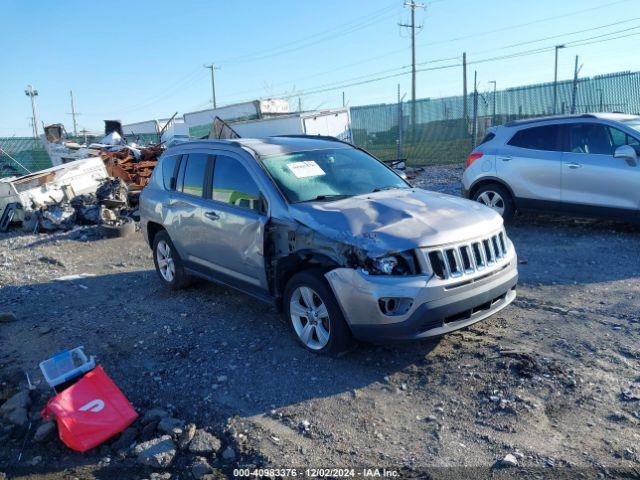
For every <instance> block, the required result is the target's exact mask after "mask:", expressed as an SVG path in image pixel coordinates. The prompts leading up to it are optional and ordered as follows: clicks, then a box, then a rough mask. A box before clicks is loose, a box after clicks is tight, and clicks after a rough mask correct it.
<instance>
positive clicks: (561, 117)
mask: <svg viewBox="0 0 640 480" xmlns="http://www.w3.org/2000/svg"><path fill="white" fill-rule="evenodd" d="M572 118H598V117H597V116H596V115H594V114H592V113H582V114H578V115H553V116H548V117H536V118H525V119H522V120H513V121H511V122H508V123H505V124H504V126H505V127H515V126H518V125H527V124H530V123H539V122H549V121H552V120H571V119H572Z"/></svg>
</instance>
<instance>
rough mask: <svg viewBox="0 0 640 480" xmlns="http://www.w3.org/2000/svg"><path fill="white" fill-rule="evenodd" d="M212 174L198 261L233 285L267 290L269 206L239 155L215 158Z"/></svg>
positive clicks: (208, 184) (203, 213)
mask: <svg viewBox="0 0 640 480" xmlns="http://www.w3.org/2000/svg"><path fill="white" fill-rule="evenodd" d="M215 153H216V155H215V160H214V162H213V168H212V169H211V171H210V172H209V174H208V178H207V187H206V189H205V192H206V193H205V196H206V197H207V198H206V200H205V201H204V205H205V207H204V208H203V210H202V222H201V225H202V235H199V236H198V237H197V240H196V241H197V242H198V243H199V244H200V245H199V247H198V249H197V251H198V252H199V253H198V258H197V259H195V260H196V261H197V262H198V263H200V264H201V265H202V266H205V267H207V268H208V269H210V270H213V271H214V272H216V273H218V274H219V276H220V277H223V278H222V279H223V280H227V281H229V282H230V283H237V282H241V283H242V284H244V285H243V286H252V287H255V288H258V289H260V290H267V289H268V285H267V279H266V271H265V265H264V227H265V224H266V221H267V214H266V203H265V202H266V201H265V199H264V196H263V195H262V193H261V191H260V188H259V187H258V184H257V182H256V181H255V179H254V178H253V176H252V174H251V173H250V171H249V170H248V169H247V167H246V166H245V165H244V163H243V161H242V159H241V158H240V156H238V155H237V154H235V153H233V152H227V151H217V152H215Z"/></svg>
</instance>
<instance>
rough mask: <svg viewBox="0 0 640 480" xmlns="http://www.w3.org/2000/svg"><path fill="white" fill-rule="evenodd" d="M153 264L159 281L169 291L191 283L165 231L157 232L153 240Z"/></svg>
mask: <svg viewBox="0 0 640 480" xmlns="http://www.w3.org/2000/svg"><path fill="white" fill-rule="evenodd" d="M153 263H154V264H155V266H156V272H157V273H158V276H159V277H160V280H161V281H162V283H163V284H165V285H166V286H167V287H168V288H170V289H171V290H178V289H180V288H184V287H186V286H188V285H189V283H191V278H190V277H189V275H188V274H187V272H186V271H185V269H184V267H183V265H182V260H181V259H180V256H179V255H178V252H177V251H176V248H175V247H174V246H173V242H172V241H171V238H170V237H169V234H168V233H167V232H166V231H165V230H163V231H160V232H158V233H157V234H156V235H155V237H154V238H153Z"/></svg>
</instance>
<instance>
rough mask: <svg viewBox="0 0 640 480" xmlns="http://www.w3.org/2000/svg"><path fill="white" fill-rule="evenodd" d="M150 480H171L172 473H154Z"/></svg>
mask: <svg viewBox="0 0 640 480" xmlns="http://www.w3.org/2000/svg"><path fill="white" fill-rule="evenodd" d="M149 479H150V480H171V473H170V472H164V473H157V472H153V473H152V474H151V475H149Z"/></svg>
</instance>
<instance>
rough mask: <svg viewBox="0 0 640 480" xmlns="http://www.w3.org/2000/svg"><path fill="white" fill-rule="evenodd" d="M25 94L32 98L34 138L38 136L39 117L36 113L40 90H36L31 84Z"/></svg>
mask: <svg viewBox="0 0 640 480" xmlns="http://www.w3.org/2000/svg"><path fill="white" fill-rule="evenodd" d="M24 94H25V95H26V96H27V97H30V98H31V113H32V114H33V117H31V118H32V120H33V121H32V125H33V137H34V138H38V118H37V115H36V97H37V96H38V91H37V90H34V89H33V87H32V86H31V85H27V88H26V90H25V91H24Z"/></svg>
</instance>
